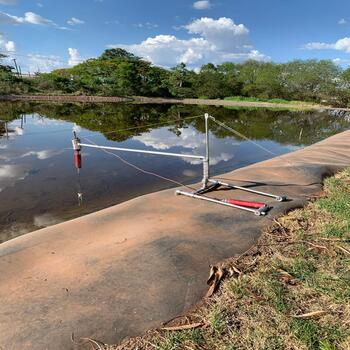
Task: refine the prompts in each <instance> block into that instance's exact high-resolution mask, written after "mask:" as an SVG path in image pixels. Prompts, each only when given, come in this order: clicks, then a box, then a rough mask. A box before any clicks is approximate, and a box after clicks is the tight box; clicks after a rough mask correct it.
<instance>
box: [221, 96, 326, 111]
mask: <svg viewBox="0 0 350 350" xmlns="http://www.w3.org/2000/svg"><path fill="white" fill-rule="evenodd" d="M224 100H225V101H233V102H252V103H259V104H275V105H276V106H269V107H267V108H268V109H273V110H280V111H286V110H296V109H297V110H312V109H315V108H317V107H320V105H319V104H317V103H314V102H305V101H289V100H285V99H281V98H272V99H261V98H257V97H245V96H229V97H225V98H224ZM226 108H228V109H239V108H242V107H241V106H226ZM244 108H246V107H244ZM248 108H253V109H254V108H255V109H259V108H261V107H257V106H256V107H254V106H252V107H248Z"/></svg>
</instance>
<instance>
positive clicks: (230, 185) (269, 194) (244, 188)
mask: <svg viewBox="0 0 350 350" xmlns="http://www.w3.org/2000/svg"><path fill="white" fill-rule="evenodd" d="M209 182H211V183H213V184H215V183H217V184H220V185H222V186H226V187H229V188H235V189H237V190H242V191H246V192H251V193H255V194H260V195H261V196H265V197H270V198H275V199H276V200H277V201H279V202H284V201H285V200H286V199H287V198H286V196H276V195H274V194H271V193H266V192H261V191H257V190H253V189H251V188H248V187H242V186H237V185H232V184H228V183H225V182H222V181H217V180H212V179H210V180H209Z"/></svg>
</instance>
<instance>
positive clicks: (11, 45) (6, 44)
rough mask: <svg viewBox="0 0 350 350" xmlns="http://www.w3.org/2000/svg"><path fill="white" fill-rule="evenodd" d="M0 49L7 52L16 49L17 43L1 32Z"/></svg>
mask: <svg viewBox="0 0 350 350" xmlns="http://www.w3.org/2000/svg"><path fill="white" fill-rule="evenodd" d="M0 50H5V51H7V52H13V51H16V44H15V42H14V41H12V40H7V39H6V38H5V36H4V35H3V34H1V33H0Z"/></svg>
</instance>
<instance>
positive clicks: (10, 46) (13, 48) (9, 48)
mask: <svg viewBox="0 0 350 350" xmlns="http://www.w3.org/2000/svg"><path fill="white" fill-rule="evenodd" d="M5 49H6V51H11V52H13V51H16V44H15V42H14V41H12V40H10V41H7V42H6V43H5Z"/></svg>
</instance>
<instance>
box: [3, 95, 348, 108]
mask: <svg viewBox="0 0 350 350" xmlns="http://www.w3.org/2000/svg"><path fill="white" fill-rule="evenodd" d="M0 101H38V102H63V103H64V102H67V103H69V102H85V103H139V104H185V105H204V106H223V107H232V108H234V107H237V108H239V107H241V108H276V109H289V110H299V111H300V110H338V111H345V112H349V111H350V108H339V107H332V106H326V105H320V104H314V103H308V102H305V103H304V102H300V103H293V102H290V103H273V102H251V101H230V100H219V99H217V100H211V99H190V98H185V99H175V98H162V97H142V96H131V97H129V96H126V97H117V96H76V95H3V96H0Z"/></svg>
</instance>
